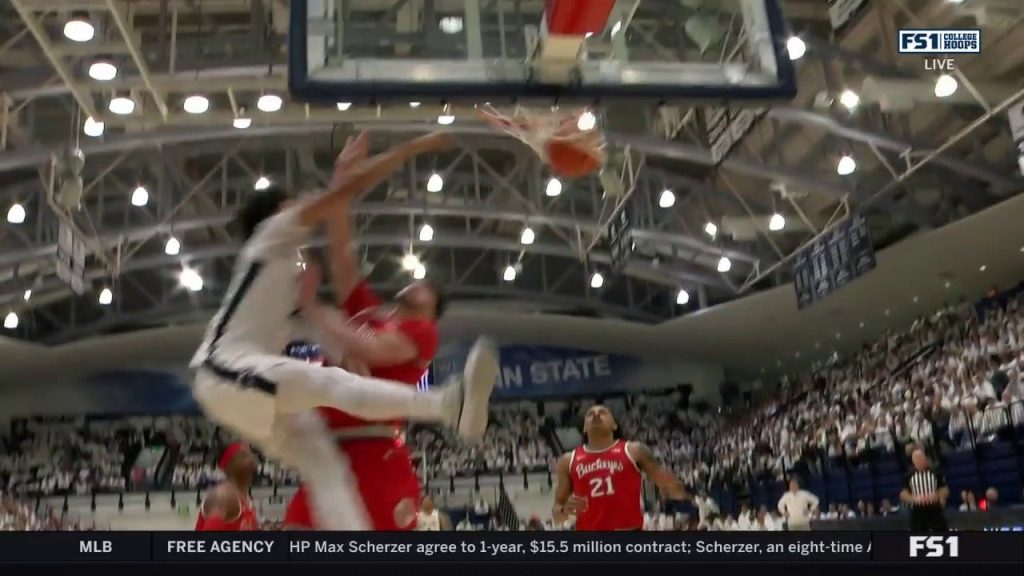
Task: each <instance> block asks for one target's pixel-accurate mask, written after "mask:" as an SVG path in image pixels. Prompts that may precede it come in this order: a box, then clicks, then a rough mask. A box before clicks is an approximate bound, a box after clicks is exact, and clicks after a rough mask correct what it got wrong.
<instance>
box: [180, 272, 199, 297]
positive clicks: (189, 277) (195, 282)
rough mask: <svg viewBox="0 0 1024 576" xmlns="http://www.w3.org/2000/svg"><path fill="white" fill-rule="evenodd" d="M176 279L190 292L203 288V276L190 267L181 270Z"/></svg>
mask: <svg viewBox="0 0 1024 576" xmlns="http://www.w3.org/2000/svg"><path fill="white" fill-rule="evenodd" d="M178 281H179V282H180V283H181V285H182V286H184V287H185V288H187V289H188V290H189V291H191V292H199V291H200V290H202V289H203V277H202V276H200V275H199V272H196V271H195V270H193V269H192V268H185V269H184V270H182V271H181V275H180V276H178Z"/></svg>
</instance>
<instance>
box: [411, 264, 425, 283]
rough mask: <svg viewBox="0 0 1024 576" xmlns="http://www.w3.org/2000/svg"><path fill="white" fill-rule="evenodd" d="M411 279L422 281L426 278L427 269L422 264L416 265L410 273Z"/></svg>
mask: <svg viewBox="0 0 1024 576" xmlns="http://www.w3.org/2000/svg"><path fill="white" fill-rule="evenodd" d="M412 277H413V278H415V279H417V280H423V279H424V278H426V277H427V267H426V266H424V265H423V264H417V265H416V268H415V269H414V270H413V271H412Z"/></svg>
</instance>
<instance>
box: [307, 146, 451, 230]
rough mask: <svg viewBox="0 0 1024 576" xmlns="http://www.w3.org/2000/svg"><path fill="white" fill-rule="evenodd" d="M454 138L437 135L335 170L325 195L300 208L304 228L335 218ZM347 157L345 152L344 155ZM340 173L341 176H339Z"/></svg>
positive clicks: (393, 148)
mask: <svg viewBox="0 0 1024 576" xmlns="http://www.w3.org/2000/svg"><path fill="white" fill-rule="evenodd" d="M451 142H452V139H451V136H449V135H447V134H444V133H440V132H435V133H433V134H428V135H426V136H421V137H419V138H415V139H413V140H409V141H408V142H404V143H402V144H398V145H396V146H393V147H392V148H391V149H390V150H388V151H386V152H382V153H380V154H377V155H376V156H372V157H370V158H368V159H366V160H362V161H360V162H356V163H355V165H353V166H346V165H345V164H344V163H341V164H340V166H339V165H336V166H335V176H334V177H332V178H331V185H330V187H329V188H328V189H327V191H326V192H324V193H323V194H321V195H320V196H319V197H317V198H316V199H314V200H312V201H310V202H307V203H306V205H305V206H303V207H302V208H301V211H300V213H299V220H300V222H301V223H302V224H303V225H304V226H316V225H317V224H320V223H322V222H325V221H326V220H328V219H329V218H331V217H333V216H334V215H335V210H337V208H338V206H339V205H340V204H342V203H345V202H349V201H351V200H352V199H354V198H356V197H358V196H359V195H360V194H362V193H363V192H365V191H367V190H369V189H370V188H373V187H374V186H376V185H377V184H380V183H381V182H383V181H384V180H385V179H387V177H388V176H389V175H390V174H391V173H392V172H394V171H395V170H397V169H399V168H401V167H402V165H403V164H405V163H406V162H407V161H408V160H409V159H410V158H412V157H414V156H417V155H419V154H424V153H426V152H430V151H432V150H440V149H443V148H446V147H447V146H449V144H450V143H451ZM342 152H343V153H344V150H343V151H342ZM339 172H342V173H340V174H339Z"/></svg>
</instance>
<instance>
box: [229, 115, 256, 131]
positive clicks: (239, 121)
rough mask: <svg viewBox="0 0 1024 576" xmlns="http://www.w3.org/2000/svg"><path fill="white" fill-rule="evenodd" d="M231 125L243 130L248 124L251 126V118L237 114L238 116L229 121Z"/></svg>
mask: <svg viewBox="0 0 1024 576" xmlns="http://www.w3.org/2000/svg"><path fill="white" fill-rule="evenodd" d="M231 125H232V126H234V127H235V128H238V129H239V130H245V129H246V128H248V127H249V126H252V118H248V117H245V116H239V117H238V118H235V119H234V120H232V121H231Z"/></svg>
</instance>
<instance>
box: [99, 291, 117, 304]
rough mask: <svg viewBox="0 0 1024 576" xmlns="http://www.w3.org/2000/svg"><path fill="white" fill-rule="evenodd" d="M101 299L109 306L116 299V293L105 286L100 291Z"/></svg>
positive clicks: (101, 302) (101, 301) (102, 302)
mask: <svg viewBox="0 0 1024 576" xmlns="http://www.w3.org/2000/svg"><path fill="white" fill-rule="evenodd" d="M99 301H100V304H102V305H103V306H109V305H110V303H111V302H113V301H114V293H113V292H111V291H110V288H104V289H103V290H102V291H100V298H99Z"/></svg>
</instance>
